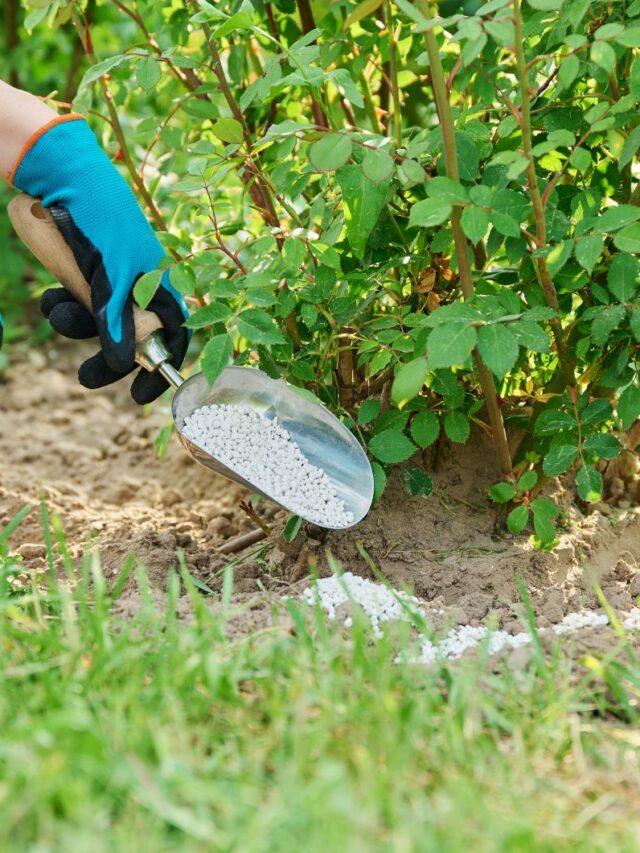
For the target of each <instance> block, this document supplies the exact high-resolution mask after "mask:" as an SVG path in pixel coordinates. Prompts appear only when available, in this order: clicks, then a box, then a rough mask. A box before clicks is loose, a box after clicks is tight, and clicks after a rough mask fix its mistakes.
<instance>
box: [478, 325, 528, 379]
mask: <svg viewBox="0 0 640 853" xmlns="http://www.w3.org/2000/svg"><path fill="white" fill-rule="evenodd" d="M518 350H519V348H518V341H517V340H516V337H515V335H514V334H513V332H512V331H511V329H509V328H508V327H507V326H503V325H502V324H501V323H494V324H493V325H491V326H482V327H481V328H480V330H479V331H478V352H479V353H480V355H481V356H482V360H483V361H484V363H485V364H486V365H487V367H488V368H489V370H491V371H493V373H495V375H496V376H497V377H498V378H499V379H502V378H503V377H504V376H506V375H507V373H508V372H509V371H510V370H511V368H512V367H513V365H514V364H515V363H516V361H517V359H518Z"/></svg>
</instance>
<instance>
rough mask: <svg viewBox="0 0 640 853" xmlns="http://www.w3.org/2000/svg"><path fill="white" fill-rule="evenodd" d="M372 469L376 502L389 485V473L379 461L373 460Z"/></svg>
mask: <svg viewBox="0 0 640 853" xmlns="http://www.w3.org/2000/svg"><path fill="white" fill-rule="evenodd" d="M371 470H372V471H373V500H374V503H375V502H377V501H379V500H380V498H381V497H382V494H383V492H384V490H385V489H386V487H387V475H386V473H385V470H384V468H383V467H382V465H381V464H380V463H379V462H372V463H371Z"/></svg>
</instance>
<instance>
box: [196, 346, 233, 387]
mask: <svg viewBox="0 0 640 853" xmlns="http://www.w3.org/2000/svg"><path fill="white" fill-rule="evenodd" d="M232 358H233V341H232V340H231V337H230V336H229V335H227V334H225V333H223V334H221V335H215V336H214V337H213V338H211V340H210V341H207V343H206V344H205V345H204V348H203V350H202V353H201V355H200V364H201V365H202V373H203V374H204V378H205V379H206V380H207V382H208V383H209V385H213V383H214V382H215V381H216V379H217V378H218V376H220V374H221V373H222V371H223V370H224V369H225V367H227V366H228V364H229V362H230V361H231V359H232Z"/></svg>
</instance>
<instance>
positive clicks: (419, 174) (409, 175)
mask: <svg viewBox="0 0 640 853" xmlns="http://www.w3.org/2000/svg"><path fill="white" fill-rule="evenodd" d="M398 177H399V178H400V180H401V181H402V184H403V186H413V185H414V184H421V183H422V182H423V181H424V169H423V168H422V166H421V165H420V164H419V163H416V161H415V160H403V161H402V163H401V164H400V166H398Z"/></svg>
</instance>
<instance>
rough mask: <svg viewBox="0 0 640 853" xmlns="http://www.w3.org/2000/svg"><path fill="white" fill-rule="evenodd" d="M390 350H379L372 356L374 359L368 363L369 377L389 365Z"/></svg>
mask: <svg viewBox="0 0 640 853" xmlns="http://www.w3.org/2000/svg"><path fill="white" fill-rule="evenodd" d="M391 355H392V353H391V350H388V349H381V350H378V352H377V353H376V354H375V355H374V357H373V358H372V359H371V361H370V362H369V375H370V376H374V375H375V374H376V373H380V371H381V370H384V368H385V367H386V366H387V365H388V364H389V362H390V361H391Z"/></svg>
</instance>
